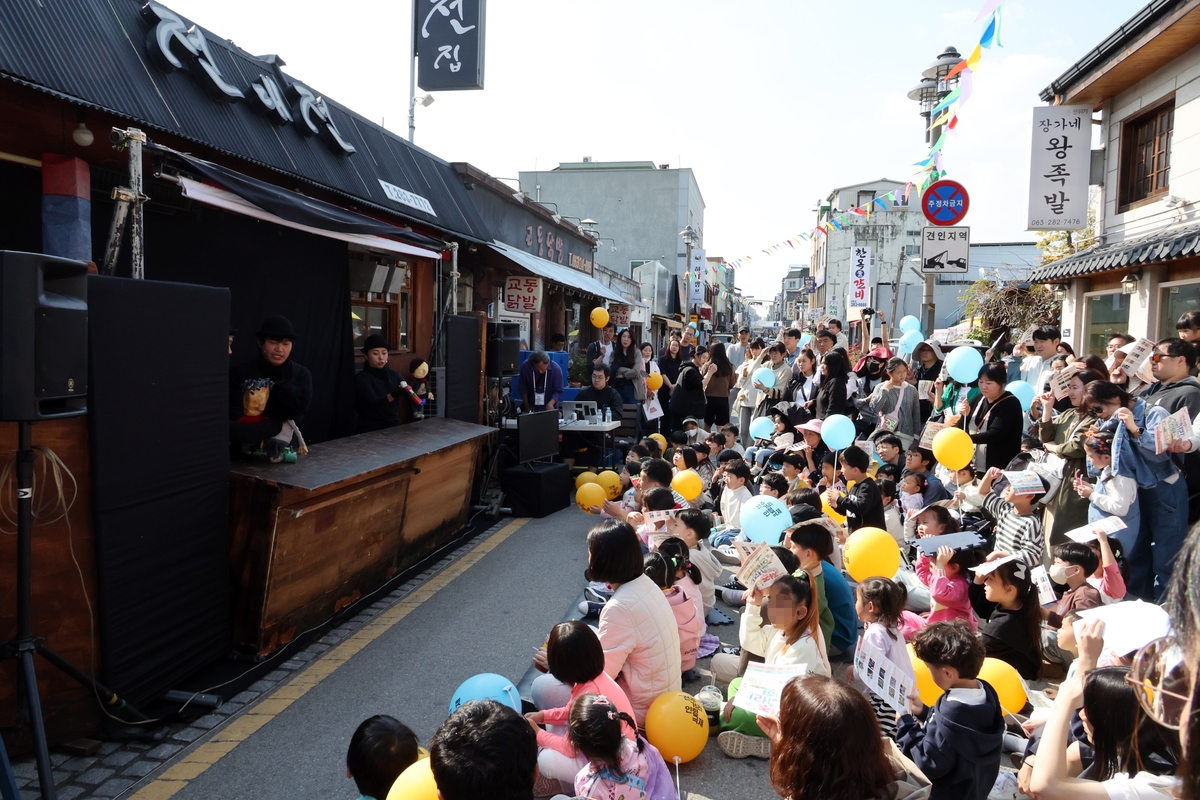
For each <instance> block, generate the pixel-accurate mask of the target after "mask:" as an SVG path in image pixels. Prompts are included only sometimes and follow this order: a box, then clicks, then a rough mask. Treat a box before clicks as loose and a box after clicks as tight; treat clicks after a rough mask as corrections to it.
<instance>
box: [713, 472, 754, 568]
mask: <svg viewBox="0 0 1200 800" xmlns="http://www.w3.org/2000/svg"><path fill="white" fill-rule="evenodd" d="M749 481H750V467H749V466H747V464H746V462H745V461H731V462H730V463H729V464H727V465H726V466H725V489H724V490H723V491H722V492H721V516H722V517H724V518H725V529H724V530H723V531H720V532H719V533H714V534H713V535H712V538H710V539H709V544H711V545H712V546H713V547H722V546H724V545H728V544H729V543H730V542H732V541H733V540H734V539H739V538H741V533H742V506H743V505H745V504H746V503H748V502H749V501H750V500H751V498H753V497H754V495H752V494H750V490H749V489H748V488H747V487H746V484H747V483H748V482H749Z"/></svg>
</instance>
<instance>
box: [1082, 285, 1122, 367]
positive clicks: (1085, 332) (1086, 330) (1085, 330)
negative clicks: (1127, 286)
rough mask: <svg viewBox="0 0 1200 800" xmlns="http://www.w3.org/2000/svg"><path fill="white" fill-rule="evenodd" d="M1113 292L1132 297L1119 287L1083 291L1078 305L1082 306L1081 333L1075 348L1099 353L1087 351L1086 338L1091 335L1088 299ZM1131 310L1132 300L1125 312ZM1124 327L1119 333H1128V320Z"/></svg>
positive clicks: (1088, 353)
mask: <svg viewBox="0 0 1200 800" xmlns="http://www.w3.org/2000/svg"><path fill="white" fill-rule="evenodd" d="M1114 294H1116V295H1123V296H1127V297H1133V295H1125V293H1124V292H1123V291H1122V290H1121V288H1120V287H1117V288H1116V289H1097V290H1096V291H1090V292H1084V293H1083V297H1082V298H1081V299H1080V306H1081V307H1082V311H1083V324H1082V325H1081V326H1080V334H1081V335H1080V337H1079V346H1078V348H1077V349H1078V350H1079V351H1080V352H1084V353H1086V354H1087V355H1099V354H1092V353H1090V352H1087V340H1088V337H1089V336H1090V335H1091V327H1092V317H1091V313H1090V302H1089V301H1091V300H1093V299H1094V298H1097V297H1108V296H1110V295H1114ZM1132 311H1133V304H1132V302H1130V304H1129V308H1128V309H1127V312H1132ZM1125 327H1126V329H1125V330H1124V331H1120V332H1121V333H1129V332H1130V331H1129V324H1128V322H1127V323H1126V326H1125ZM1101 358H1103V356H1101Z"/></svg>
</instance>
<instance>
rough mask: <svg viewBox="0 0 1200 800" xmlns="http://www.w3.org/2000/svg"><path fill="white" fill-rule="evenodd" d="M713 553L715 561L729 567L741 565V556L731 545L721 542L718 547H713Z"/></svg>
mask: <svg viewBox="0 0 1200 800" xmlns="http://www.w3.org/2000/svg"><path fill="white" fill-rule="evenodd" d="M712 552H713V555H714V556H716V557H717V561H720V562H721V563H722V564H726V565H728V566H731V567H740V566H741V565H742V557H741V556H739V555H738V552H737V550H735V549H734V548H733V546H732V545H728V544H723V545H721V546H720V547H717V548H714V549H713V551H712Z"/></svg>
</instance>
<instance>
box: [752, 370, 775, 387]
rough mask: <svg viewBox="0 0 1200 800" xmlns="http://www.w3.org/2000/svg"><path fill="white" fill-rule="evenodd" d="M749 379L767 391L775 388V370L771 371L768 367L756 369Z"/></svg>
mask: <svg viewBox="0 0 1200 800" xmlns="http://www.w3.org/2000/svg"><path fill="white" fill-rule="evenodd" d="M750 377H752V378H753V379H754V380H756V381H758V382H759V383H761V384H762V385H763V386H765V387H767V388H768V389H774V388H775V370H773V369H771V368H770V367H759V368H758V369H756V370H754V374H753V375H751V376H750Z"/></svg>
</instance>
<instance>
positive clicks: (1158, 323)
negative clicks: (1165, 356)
mask: <svg viewBox="0 0 1200 800" xmlns="http://www.w3.org/2000/svg"><path fill="white" fill-rule="evenodd" d="M1197 285H1200V278H1180V279H1179V280H1176V281H1162V282H1161V283H1159V284H1158V304H1157V305H1158V307H1157V310H1156V311H1155V316H1156V319H1154V320H1152V321H1151V322H1152V324H1153V327H1152V328H1151V330H1157V331H1158V332H1159V333H1160V334H1161V333H1162V327H1163V323H1164V322H1166V321H1167V320H1166V319H1164V318H1163V314H1165V313H1166V310H1167V304H1166V303H1164V302H1163V295H1164V294H1166V293H1168V292H1170V290H1171V289H1178V288H1180V287H1182V286H1197ZM1178 321H1179V318H1178V317H1176V318H1175V319H1174V320H1171V321H1170V326H1171V327H1170V329H1169V336H1178V335H1179V334H1178V332H1177V331H1176V330H1175V323H1176V322H1178ZM1160 338H1168V337H1160ZM1156 341H1157V340H1156Z"/></svg>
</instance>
